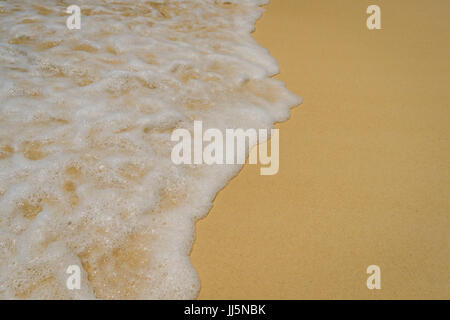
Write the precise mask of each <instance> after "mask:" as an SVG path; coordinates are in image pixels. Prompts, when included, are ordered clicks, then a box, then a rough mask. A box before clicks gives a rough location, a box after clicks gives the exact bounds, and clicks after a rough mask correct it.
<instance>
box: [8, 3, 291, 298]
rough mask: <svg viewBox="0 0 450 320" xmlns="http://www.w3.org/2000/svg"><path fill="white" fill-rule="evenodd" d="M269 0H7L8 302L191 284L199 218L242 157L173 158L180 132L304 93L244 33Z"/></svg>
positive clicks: (253, 113)
mask: <svg viewBox="0 0 450 320" xmlns="http://www.w3.org/2000/svg"><path fill="white" fill-rule="evenodd" d="M265 3H266V1H265V0H245V1H242V0H240V1H237V0H236V1H214V0H178V1H177V0H167V1H164V0H160V1H137V0H122V1H101V0H92V1H88V2H85V1H76V0H74V1H70V2H68V1H64V0H59V1H57V0H42V1H39V2H36V1H33V0H14V1H13V0H7V1H2V2H0V70H1V71H0V298H8V299H80V298H84V299H169V298H170V299H187V298H194V297H195V296H196V295H197V293H198V290H199V279H198V277H197V274H196V272H195V270H194V269H193V267H192V265H191V263H190V260H189V253H190V250H191V246H192V242H193V238H194V223H195V221H196V219H198V218H200V217H202V216H204V215H205V214H206V213H207V212H208V210H209V209H210V207H211V203H212V200H213V198H214V196H215V195H216V193H217V192H218V191H219V190H220V189H221V188H222V187H223V186H224V185H225V184H226V183H227V181H228V180H229V179H230V178H231V177H232V176H233V175H235V174H236V173H237V171H238V170H239V168H240V166H239V165H228V166H223V165H222V166H221V165H215V166H208V165H199V166H176V165H174V164H173V163H172V162H171V159H170V152H171V148H172V144H171V142H170V135H171V132H172V131H173V130H174V129H176V128H181V127H183V128H192V123H193V121H194V120H202V121H203V123H204V126H205V127H208V126H209V127H215V128H219V129H225V128H270V127H272V125H273V123H274V122H276V121H282V120H285V119H286V118H287V117H288V116H289V108H290V107H292V106H294V105H296V104H298V103H299V98H298V97H297V96H295V95H293V94H291V93H290V92H289V91H288V90H287V89H286V88H285V87H284V85H283V84H282V83H281V82H279V81H277V80H274V79H271V78H270V76H272V75H274V74H276V73H277V72H278V67H277V64H276V62H275V61H274V59H273V58H272V57H271V56H270V55H269V54H268V51H267V50H266V49H264V48H262V47H260V46H259V45H258V44H257V43H256V41H255V40H254V39H253V38H252V37H251V35H250V33H251V32H252V31H253V28H254V23H255V21H256V19H258V17H259V16H260V15H261V13H262V10H263V9H262V8H261V7H260V6H261V5H262V4H265ZM74 4H75V5H79V6H80V7H81V14H82V25H81V29H80V30H69V29H68V28H67V27H66V24H65V21H66V19H67V17H68V15H67V14H66V12H65V10H66V8H67V7H68V6H69V5H74ZM70 265H78V266H80V268H81V289H80V290H68V288H67V287H66V279H67V276H68V275H67V274H66V269H67V267H68V266H70Z"/></svg>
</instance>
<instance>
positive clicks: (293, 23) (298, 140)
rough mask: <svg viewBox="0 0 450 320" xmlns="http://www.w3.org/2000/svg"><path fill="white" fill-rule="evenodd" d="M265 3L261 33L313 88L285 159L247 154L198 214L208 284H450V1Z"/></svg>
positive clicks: (329, 291) (219, 288) (284, 293)
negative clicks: (376, 274) (261, 162)
mask: <svg viewBox="0 0 450 320" xmlns="http://www.w3.org/2000/svg"><path fill="white" fill-rule="evenodd" d="M371 4H377V5H379V6H380V8H381V19H382V20H381V21H382V30H373V31H369V30H368V29H367V27H366V19H367V17H368V15H367V14H366V9H367V7H368V6H369V5H371ZM266 9H267V12H266V13H265V14H264V15H263V17H262V19H261V20H260V21H259V22H258V23H257V25H256V29H257V30H256V32H255V33H254V36H255V38H256V39H257V40H258V42H259V43H260V44H261V45H262V46H264V47H265V48H267V49H269V50H270V52H271V54H272V55H273V56H274V57H275V58H276V59H277V61H278V63H279V65H280V68H281V73H280V75H279V76H277V78H278V79H280V80H282V81H284V82H285V83H286V84H287V87H288V88H289V89H290V90H291V91H293V92H295V93H297V94H299V95H300V96H302V97H303V99H304V102H303V104H302V105H301V106H299V107H297V108H295V109H293V110H292V115H291V118H290V120H288V121H286V122H284V123H281V124H278V125H277V128H279V129H280V171H279V173H278V174H277V175H275V176H260V175H259V168H258V166H255V165H246V166H245V167H244V169H243V170H242V171H241V172H240V174H239V175H238V176H237V177H236V178H234V179H233V180H232V181H231V182H230V183H229V184H228V186H227V187H226V188H225V189H224V190H222V191H221V192H220V193H219V194H218V196H217V197H216V199H215V203H214V207H213V208H212V210H211V212H210V213H209V215H208V216H207V217H206V218H205V219H203V220H201V221H199V222H198V223H197V236H196V241H195V244H194V248H193V250H192V254H191V257H192V261H193V264H194V267H195V268H196V269H197V271H198V272H199V275H200V279H201V286H202V289H201V291H200V294H199V298H200V299H316V298H324V299H336V298H343V299H349V298H356V299H371V298H376V299H391V298H405V299H409V298H449V297H450V288H449V283H450V274H449V269H450V268H449V265H450V254H449V252H450V251H449V243H450V238H449V230H450V217H449V212H450V203H449V199H450V194H449V189H450V185H449V184H450V152H449V151H450V150H449V146H450V144H449V137H450V130H449V119H450V90H449V87H450V86H449V85H450V42H449V41H448V40H449V39H450V22H449V13H450V2H449V1H448V0H432V1H423V0H422V1H418V0H408V1H406V0H396V1H376V0H372V1H365V0H364V1H360V0H344V1H335V0H272V1H271V3H270V4H269V5H268V6H267V7H266ZM369 265H378V266H380V268H381V286H382V288H381V289H380V290H369V289H368V288H367V286H366V279H367V277H368V275H367V274H366V268H367V267H368V266H369Z"/></svg>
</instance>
